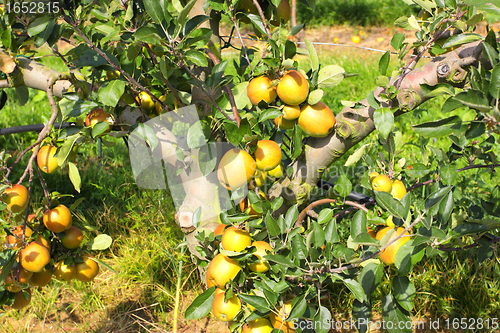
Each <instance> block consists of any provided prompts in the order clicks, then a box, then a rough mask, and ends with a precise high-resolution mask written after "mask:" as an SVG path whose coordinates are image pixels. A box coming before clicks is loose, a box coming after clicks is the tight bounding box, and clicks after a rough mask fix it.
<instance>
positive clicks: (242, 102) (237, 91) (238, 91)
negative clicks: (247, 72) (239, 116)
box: [223, 81, 251, 110]
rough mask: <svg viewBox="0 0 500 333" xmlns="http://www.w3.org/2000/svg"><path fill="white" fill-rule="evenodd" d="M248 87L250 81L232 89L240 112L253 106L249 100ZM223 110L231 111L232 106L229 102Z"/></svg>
mask: <svg viewBox="0 0 500 333" xmlns="http://www.w3.org/2000/svg"><path fill="white" fill-rule="evenodd" d="M247 87H248V81H245V82H241V83H238V84H237V85H236V86H234V87H233V88H232V89H231V90H232V92H233V96H234V101H235V103H236V107H237V108H238V110H243V109H244V108H245V107H249V106H250V105H251V102H250V99H249V98H248V94H247ZM223 108H224V109H226V110H230V109H231V104H230V103H229V100H228V102H227V104H226V105H225V106H224V107H223Z"/></svg>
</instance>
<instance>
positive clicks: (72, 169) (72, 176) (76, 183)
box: [68, 162, 82, 193]
mask: <svg viewBox="0 0 500 333" xmlns="http://www.w3.org/2000/svg"><path fill="white" fill-rule="evenodd" d="M68 166H69V180H71V183H72V184H73V187H74V188H75V190H76V191H77V192H78V193H80V189H81V186H82V179H81V178H80V172H79V171H78V167H77V166H76V165H75V164H74V163H72V162H68Z"/></svg>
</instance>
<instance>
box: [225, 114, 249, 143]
mask: <svg viewBox="0 0 500 333" xmlns="http://www.w3.org/2000/svg"><path fill="white" fill-rule="evenodd" d="M224 129H225V131H226V136H227V139H228V140H229V142H231V143H232V144H234V145H235V146H237V145H239V144H240V143H241V142H242V141H243V137H244V136H245V135H249V136H251V135H252V128H251V126H250V123H249V122H248V120H246V119H242V120H241V123H240V127H238V126H236V124H235V123H233V122H225V123H224Z"/></svg>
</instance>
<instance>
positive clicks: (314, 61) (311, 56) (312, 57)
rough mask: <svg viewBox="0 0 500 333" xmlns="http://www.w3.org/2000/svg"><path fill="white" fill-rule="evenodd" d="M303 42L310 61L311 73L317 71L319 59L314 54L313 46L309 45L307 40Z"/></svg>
mask: <svg viewBox="0 0 500 333" xmlns="http://www.w3.org/2000/svg"><path fill="white" fill-rule="evenodd" d="M304 42H305V43H306V49H307V52H308V53H309V59H310V60H311V68H312V70H313V71H317V70H318V69H319V58H318V54H317V53H316V49H315V48H314V45H312V44H311V42H309V41H308V40H307V39H305V38H304Z"/></svg>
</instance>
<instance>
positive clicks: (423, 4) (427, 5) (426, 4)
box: [412, 0, 436, 13]
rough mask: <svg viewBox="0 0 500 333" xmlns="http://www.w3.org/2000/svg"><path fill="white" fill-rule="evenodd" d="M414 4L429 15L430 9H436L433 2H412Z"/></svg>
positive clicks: (427, 0) (417, 0) (421, 0)
mask: <svg viewBox="0 0 500 333" xmlns="http://www.w3.org/2000/svg"><path fill="white" fill-rule="evenodd" d="M412 1H413V2H414V3H416V4H417V5H419V6H420V7H422V8H423V9H425V10H426V11H428V12H429V13H432V9H433V8H436V5H435V4H434V2H432V1H429V0H412Z"/></svg>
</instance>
